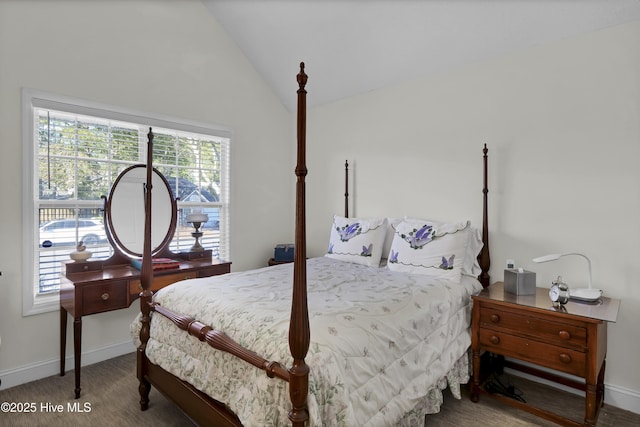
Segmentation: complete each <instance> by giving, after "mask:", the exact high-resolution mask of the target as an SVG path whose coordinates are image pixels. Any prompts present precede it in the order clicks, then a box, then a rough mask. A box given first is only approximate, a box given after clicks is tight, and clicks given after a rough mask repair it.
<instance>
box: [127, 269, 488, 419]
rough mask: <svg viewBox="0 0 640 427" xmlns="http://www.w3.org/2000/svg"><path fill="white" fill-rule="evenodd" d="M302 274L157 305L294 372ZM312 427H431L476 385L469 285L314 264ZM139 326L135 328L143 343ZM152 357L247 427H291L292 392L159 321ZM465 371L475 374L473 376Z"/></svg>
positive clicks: (214, 286)
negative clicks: (465, 385) (297, 280)
mask: <svg viewBox="0 0 640 427" xmlns="http://www.w3.org/2000/svg"><path fill="white" fill-rule="evenodd" d="M292 277H293V265H292V264H283V265H278V266H273V267H266V268H262V269H257V270H251V271H246V272H237V273H231V274H227V275H223V276H214V277H208V278H200V279H191V280H186V281H183V282H179V283H176V284H173V285H171V286H168V287H166V288H163V289H162V290H160V291H159V292H157V293H156V294H155V295H154V300H155V301H156V302H158V303H160V304H162V305H163V306H165V307H167V308H169V309H171V310H173V311H176V312H179V313H183V314H188V315H190V316H192V317H194V318H195V319H197V320H199V321H201V322H203V323H205V324H208V325H211V326H213V327H214V328H216V329H219V330H222V331H224V332H225V333H226V334H227V335H228V336H230V337H231V338H232V339H234V340H235V341H237V342H238V343H239V344H241V345H242V346H244V347H246V348H248V349H250V350H253V351H255V352H256V353H258V354H259V355H260V356H262V357H264V358H266V359H268V360H272V361H278V362H280V363H282V365H283V366H290V365H291V361H292V359H291V355H290V351H289V345H288V331H289V317H290V313H291V293H292V283H293V278H292ZM307 283H308V285H307V288H308V305H309V323H310V328H311V344H310V347H309V352H308V354H307V357H306V358H305V361H306V363H307V364H308V365H309V366H310V369H311V372H310V375H309V395H308V399H307V403H308V407H309V416H310V423H309V425H311V426H353V425H359V426H389V425H400V424H405V425H412V424H415V423H419V424H422V422H423V420H424V415H425V414H426V413H431V412H437V409H438V407H439V403H438V400H440V401H441V395H439V392H438V390H439V389H442V388H443V387H444V386H445V383H446V382H447V381H449V382H450V383H452V384H456V383H459V382H460V381H466V380H468V377H466V378H465V374H466V373H467V372H468V360H467V358H466V354H467V350H468V348H469V346H470V342H471V339H470V332H469V327H470V322H471V295H473V294H474V293H477V292H479V290H481V289H482V287H481V285H480V283H479V282H478V281H477V280H476V279H475V278H471V277H466V276H463V280H462V281H461V282H460V283H451V282H447V281H446V280H443V279H434V278H432V277H430V276H425V275H412V274H407V273H400V272H392V271H390V270H388V269H387V268H385V267H368V266H364V265H359V264H354V263H349V262H344V261H339V260H334V259H330V258H327V257H320V258H312V259H309V260H308V261H307ZM139 328H140V326H139V316H138V318H137V319H136V320H135V321H134V322H133V323H132V324H131V331H132V335H133V337H134V339H136V340H137V337H138V333H139ZM146 353H147V357H148V358H149V360H150V361H151V362H152V363H154V364H157V365H159V366H161V367H162V368H164V369H165V370H167V371H168V372H170V373H172V374H173V375H175V376H177V377H179V378H181V379H183V380H185V381H187V382H189V383H190V384H192V385H193V386H195V387H196V388H197V389H199V390H201V391H203V392H205V393H206V394H208V395H210V396H212V397H214V398H215V399H217V400H219V401H221V402H224V403H225V404H227V405H228V406H229V408H230V409H231V410H232V411H233V412H235V413H236V415H238V417H239V419H240V420H241V421H242V422H243V424H244V425H246V426H264V425H288V424H290V422H289V420H288V418H287V414H288V411H289V409H290V400H289V394H288V385H287V383H286V382H284V381H282V380H279V379H272V378H268V377H267V376H266V374H265V373H264V372H263V371H261V370H259V369H257V368H254V367H253V366H251V365H249V364H247V363H245V362H243V361H242V360H239V359H237V358H236V357H234V356H232V355H230V354H226V353H224V352H220V351H218V350H215V349H212V348H210V347H209V346H207V345H206V344H203V343H202V342H200V341H199V340H198V339H196V338H194V337H191V336H189V335H188V334H186V333H185V332H184V331H181V330H179V329H178V328H177V327H175V326H174V325H173V324H172V323H171V322H170V321H168V320H167V319H165V318H163V317H162V316H160V315H158V314H152V321H151V338H150V339H149V342H148V344H147V350H146ZM465 369H466V370H467V371H466V372H465Z"/></svg>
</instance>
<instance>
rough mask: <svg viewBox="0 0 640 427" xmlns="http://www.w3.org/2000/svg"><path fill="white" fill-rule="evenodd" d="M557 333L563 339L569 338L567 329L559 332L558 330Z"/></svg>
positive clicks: (569, 334)
mask: <svg viewBox="0 0 640 427" xmlns="http://www.w3.org/2000/svg"><path fill="white" fill-rule="evenodd" d="M558 335H559V336H560V338H562V339H563V340H570V339H571V333H569V331H560V332H558Z"/></svg>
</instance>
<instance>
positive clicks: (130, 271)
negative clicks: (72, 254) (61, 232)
mask: <svg viewBox="0 0 640 427" xmlns="http://www.w3.org/2000/svg"><path fill="white" fill-rule="evenodd" d="M74 264H76V263H73V262H69V263H65V264H64V265H63V269H62V271H63V273H62V275H61V277H60V375H61V376H64V374H65V357H66V345H67V314H71V316H73V357H74V370H75V397H76V399H77V398H79V397H80V354H81V349H82V316H88V315H91V314H96V313H103V312H106V311H112V310H119V309H122V308H127V307H129V306H130V305H131V304H132V303H133V301H135V300H136V299H137V298H138V297H139V295H140V291H141V290H142V287H141V285H140V271H139V270H137V269H135V268H133V267H132V266H130V265H116V266H107V267H105V268H103V269H100V270H93V271H91V270H89V271H79V272H68V269H67V267H71V269H72V270H73V268H75V267H77V265H74ZM83 264H85V265H86V264H88V263H83ZM230 268H231V263H230V262H225V261H220V260H212V259H211V258H208V259H206V258H205V259H197V260H184V261H181V262H180V267H178V268H173V269H170V270H160V271H154V281H153V288H152V290H153V291H157V290H158V289H161V288H163V287H165V286H168V285H170V284H172V283H175V282H178V281H180V280H185V279H193V278H197V277H209V276H217V275H219V274H225V273H228V272H229V271H230Z"/></svg>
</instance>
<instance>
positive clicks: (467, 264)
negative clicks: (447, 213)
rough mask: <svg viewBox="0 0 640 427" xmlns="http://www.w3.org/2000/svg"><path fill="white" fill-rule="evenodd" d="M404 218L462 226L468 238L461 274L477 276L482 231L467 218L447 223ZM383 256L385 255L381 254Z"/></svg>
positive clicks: (426, 221) (412, 219)
mask: <svg viewBox="0 0 640 427" xmlns="http://www.w3.org/2000/svg"><path fill="white" fill-rule="evenodd" d="M404 220H405V221H408V222H412V223H421V222H422V223H427V224H433V225H437V226H440V227H447V228H449V229H460V228H463V229H464V230H462V231H463V232H464V233H465V234H467V239H469V240H468V241H467V252H466V255H465V257H464V263H463V264H462V274H465V275H468V276H473V277H478V275H480V273H481V272H482V269H481V268H480V264H479V263H478V255H479V254H480V251H481V250H482V247H483V246H484V243H482V233H481V232H480V230H478V229H477V228H475V227H472V226H471V221H468V220H467V221H459V222H451V223H448V222H443V221H436V220H425V219H419V218H413V217H409V216H405V217H404ZM383 256H385V255H384V254H383Z"/></svg>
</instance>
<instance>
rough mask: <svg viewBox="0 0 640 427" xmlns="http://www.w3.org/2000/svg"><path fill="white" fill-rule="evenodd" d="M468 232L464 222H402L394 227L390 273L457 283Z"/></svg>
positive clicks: (390, 251) (468, 242) (468, 228)
mask: <svg viewBox="0 0 640 427" xmlns="http://www.w3.org/2000/svg"><path fill="white" fill-rule="evenodd" d="M469 230H470V224H469V222H468V221H467V222H460V223H437V222H433V221H425V220H420V219H405V220H403V221H402V222H400V223H399V224H398V225H397V226H396V227H395V233H394V238H393V242H392V243H391V249H390V250H389V257H388V263H387V266H388V268H389V269H390V270H393V271H403V272H407V273H416V274H425V275H431V276H434V277H442V278H447V279H451V280H453V281H454V282H459V281H460V277H461V275H462V272H463V266H465V265H466V264H468V263H467V262H466V261H467V260H466V258H468V253H469V250H468V248H469V245H470V236H471V233H470V232H469ZM476 255H477V254H476ZM472 263H473V260H472Z"/></svg>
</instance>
